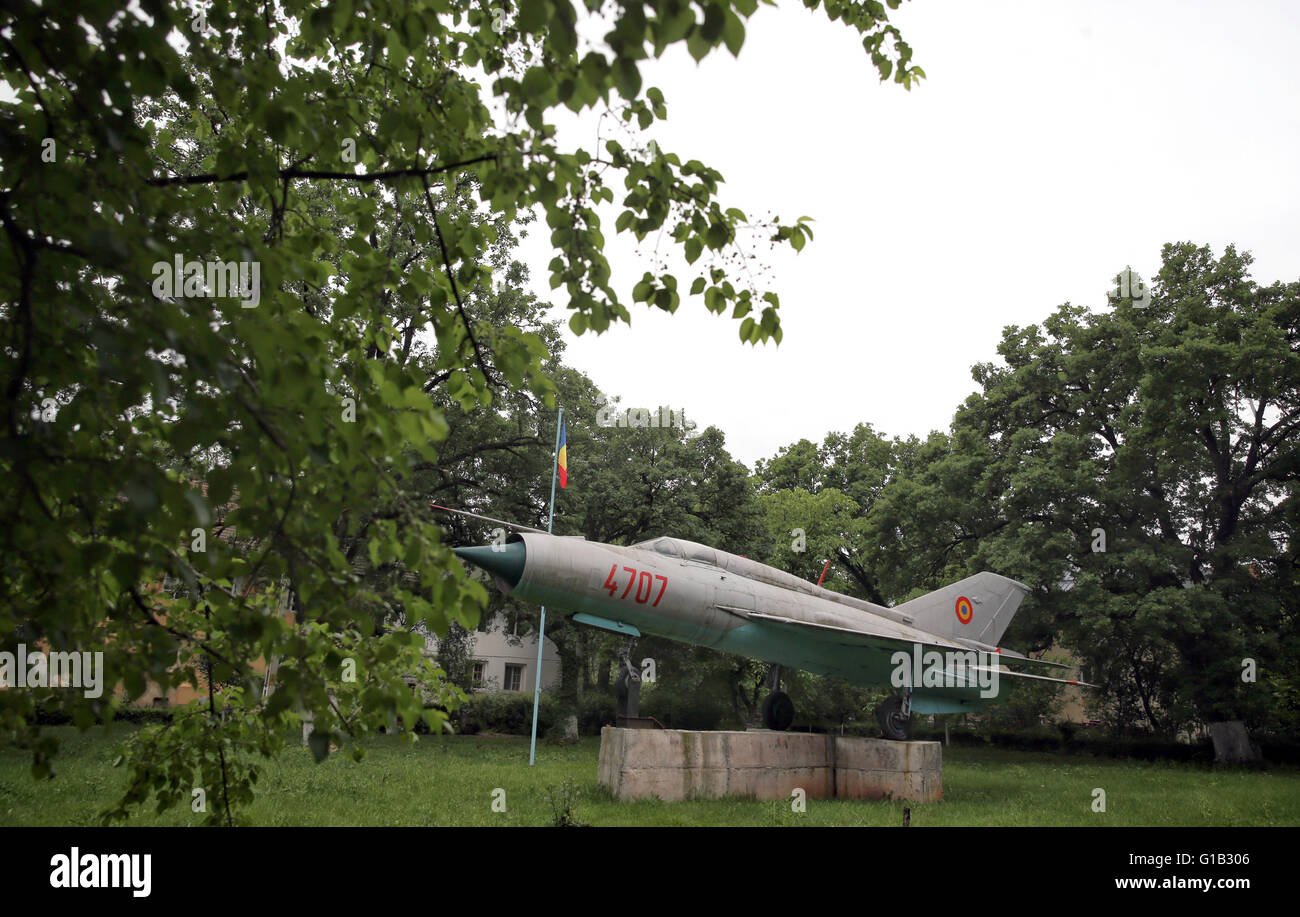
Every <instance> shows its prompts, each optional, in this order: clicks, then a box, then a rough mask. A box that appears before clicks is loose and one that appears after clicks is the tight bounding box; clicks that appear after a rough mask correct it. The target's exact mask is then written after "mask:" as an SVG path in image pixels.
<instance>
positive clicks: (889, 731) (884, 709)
mask: <svg viewBox="0 0 1300 917" xmlns="http://www.w3.org/2000/svg"><path fill="white" fill-rule="evenodd" d="M876 720H877V722H879V723H880V733H881V735H882V736H883V737H884V738H886V739H893V740H894V741H895V742H906V741H907V738H908V736H909V735H911V732H912V718H911V717H910V716H904V715H903V698H902V697H900V696H899V695H897V694H895V695H894V696H893V697H891V698H889V699H888V700H886V701H885V702H884V703H883V704H881V705H880V706H879V707H877V708H876Z"/></svg>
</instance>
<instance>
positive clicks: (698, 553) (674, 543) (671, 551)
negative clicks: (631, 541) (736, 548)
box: [633, 537, 718, 566]
mask: <svg viewBox="0 0 1300 917" xmlns="http://www.w3.org/2000/svg"><path fill="white" fill-rule="evenodd" d="M633 547H637V548H648V549H649V550H651V551H654V552H656V553H657V554H663V555H666V556H668V557H679V558H682V559H684V560H693V561H696V562H698V563H702V564H713V565H714V566H717V563H718V552H717V551H715V550H714V549H713V548H711V547H709V546H708V545H705V544H697V543H696V542H694V541H683V540H682V539H680V538H667V537H665V538H655V539H652V540H650V541H643V542H641V543H640V544H637V545H634V546H633Z"/></svg>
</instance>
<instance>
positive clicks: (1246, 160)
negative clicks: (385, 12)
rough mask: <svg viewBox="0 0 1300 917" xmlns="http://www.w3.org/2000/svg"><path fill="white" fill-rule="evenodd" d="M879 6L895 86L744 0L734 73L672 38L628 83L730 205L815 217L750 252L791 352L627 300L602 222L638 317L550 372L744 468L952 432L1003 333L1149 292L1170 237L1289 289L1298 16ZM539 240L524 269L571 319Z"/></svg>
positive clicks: (1143, 8) (806, 15)
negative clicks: (681, 418)
mask: <svg viewBox="0 0 1300 917" xmlns="http://www.w3.org/2000/svg"><path fill="white" fill-rule="evenodd" d="M892 19H893V21H895V22H896V23H897V24H898V25H899V27H900V28H901V29H902V31H903V34H904V36H905V37H906V38H907V40H908V41H909V42H910V43H911V45H912V47H913V49H914V52H915V58H914V60H915V62H916V63H918V64H919V65H920V66H921V67H922V68H924V70H925V72H926V74H927V79H925V80H923V81H922V82H921V85H920V86H919V88H916V89H913V91H912V92H910V93H909V92H906V91H904V90H903V89H902V87H901V86H898V85H897V84H894V83H888V84H881V83H879V81H878V78H877V76H876V74H875V72H874V70H873V69H872V67H871V64H870V60H869V58H868V57H867V55H866V54H865V52H863V50H862V47H861V44H860V42H859V41H858V40H856V39H855V37H854V36H855V34H856V33H854V32H852V31H851V30H850V29H848V28H846V27H844V26H843V25H842V24H839V23H832V22H830V21H829V20H827V19H826V17H825V15H824V14H823V13H821V12H817V13H812V12H809V11H807V10H805V9H803V8H802V6H801V5H799V4H796V3H792V2H788V0H787V2H785V3H783V4H782V7H781V8H779V9H771V8H768V7H760V8H759V10H758V12H757V14H756V15H755V16H754V17H753V18H752V19H750V20H749V23H748V26H749V27H748V35H747V38H746V41H745V46H744V48H743V49H742V51H741V54H740V57H739V59H738V60H737V59H733V58H732V57H731V56H730V54H727V53H726V52H725V51H723V52H722V53H717V52H715V54H713V55H710V56H709V57H708V58H706V59H705V60H704V62H703V63H702V64H700V65H698V66H697V65H696V63H695V62H694V61H693V60H691V58H690V57H689V56H688V55H687V54H686V52H685V50H684V49H678V50H677V51H674V52H672V53H668V54H665V56H664V58H663V59H661V60H659V61H656V62H650V63H648V64H647V65H646V66H645V67H644V68H643V71H642V72H643V75H644V77H645V82H646V85H655V86H659V87H660V88H661V89H662V90H663V91H664V94H665V96H666V99H667V104H668V120H667V121H666V122H663V123H661V124H657V125H656V126H655V127H653V128H652V134H651V135H652V136H653V137H654V138H655V139H656V140H657V141H658V143H659V144H660V145H661V146H662V147H663V148H664V149H666V150H669V151H672V152H676V153H678V154H679V155H681V156H682V158H683V160H685V159H687V158H694V159H699V160H702V161H703V162H705V163H707V164H708V165H710V166H713V167H714V168H716V169H718V170H719V171H721V172H722V174H723V176H724V177H725V178H726V180H727V181H726V184H725V185H724V186H723V189H722V192H723V194H722V199H723V203H724V206H738V207H740V208H741V209H743V210H745V212H746V213H747V214H748V215H749V216H750V217H751V218H754V217H757V216H759V215H761V214H762V213H764V212H769V213H775V214H777V215H779V216H780V217H782V218H783V219H785V220H787V221H791V220H793V219H794V218H795V217H798V216H801V215H808V216H811V217H813V218H814V219H815V220H816V223H815V224H814V230H815V233H816V238H815V240H814V241H813V242H812V243H810V244H809V245H808V246H807V247H805V248H804V250H803V251H802V252H801V253H798V254H795V253H793V252H792V251H789V249H788V248H787V249H783V250H782V251H780V252H778V253H777V254H776V255H775V256H774V255H773V254H772V253H771V252H770V251H769V250H768V246H767V244H766V243H763V244H762V245H761V246H759V247H758V248H757V249H756V252H757V253H758V254H759V255H760V257H767V258H768V259H769V264H770V267H771V278H772V280H771V283H772V285H773V287H774V288H775V289H776V290H777V292H778V293H779V294H780V296H781V303H782V308H781V317H782V326H783V328H784V331H785V339H784V341H783V343H782V344H781V345H780V346H779V347H778V346H776V345H773V344H768V345H767V346H766V347H758V348H753V347H751V346H749V345H744V344H741V342H740V339H739V337H738V334H737V332H738V325H739V323H738V322H735V321H733V320H731V319H730V318H729V317H728V318H721V317H715V316H713V315H711V314H710V313H708V311H707V310H706V309H705V308H704V304H703V299H702V297H699V298H684V299H683V303H682V306H681V308H680V309H679V310H678V312H677V314H676V315H673V316H669V315H667V314H665V313H662V312H660V311H659V310H653V309H649V308H647V307H645V306H644V305H639V304H638V305H632V304H631V288H632V285H633V284H634V283H636V281H637V280H639V279H640V277H641V274H642V272H643V271H644V270H645V265H646V261H645V259H644V257H642V256H639V255H638V253H637V251H636V249H635V245H634V242H633V241H632V240H631V239H630V237H625V236H618V237H615V236H614V232H613V218H614V216H615V215H616V214H617V212H618V209H619V208H612V209H610V210H609V211H608V213H609V216H608V218H607V219H605V221H604V228H605V231H606V236H607V239H608V240H609V247H608V249H607V254H608V256H609V258H610V261H611V264H612V266H613V270H614V278H615V285H616V289H618V290H619V293H620V296H621V297H625V301H626V302H627V303H628V304H629V308H630V309H631V310H632V324H631V326H630V327H629V326H625V325H624V326H619V327H617V328H616V329H614V330H612V331H609V332H607V333H606V334H604V335H601V336H596V335H594V334H591V333H588V334H585V335H583V336H582V337H581V338H577V337H574V336H573V335H572V334H570V333H569V332H568V331H567V325H566V331H565V334H566V337H567V338H568V340H569V350H568V353H567V360H568V362H569V363H570V364H571V365H574V366H576V367H577V368H579V369H581V370H583V371H584V372H586V373H588V374H589V375H590V376H591V377H592V378H593V379H594V380H595V381H596V383H597V384H598V385H599V386H600V387H601V389H602V390H603V391H605V392H606V393H607V394H611V395H620V396H622V399H623V400H622V404H623V405H625V406H630V407H646V408H654V407H656V406H658V405H660V404H670V405H672V406H673V407H674V408H685V410H686V414H687V416H688V417H689V418H691V419H693V420H695V421H696V422H697V423H699V424H700V426H701V427H703V426H706V425H708V424H716V425H717V426H719V427H720V428H722V430H724V431H725V433H726V436H727V443H728V447H729V449H730V451H731V453H732V454H733V455H734V456H735V457H736V458H738V459H740V460H741V461H743V462H745V463H746V464H749V465H750V466H751V467H752V465H753V462H754V460H755V459H757V458H763V457H768V456H771V455H772V454H774V453H775V452H776V450H777V448H778V447H780V446H782V445H785V444H788V443H792V442H795V441H797V440H799V439H800V438H808V439H811V440H813V441H820V440H821V439H822V437H823V436H825V434H826V433H827V432H828V431H830V430H842V431H848V430H851V429H852V428H853V427H854V426H855V425H856V424H857V423H859V422H862V421H867V422H870V423H871V424H873V425H874V426H875V427H876V428H877V429H880V430H883V431H884V432H885V433H887V434H889V435H906V434H908V433H915V434H917V435H919V436H924V435H925V434H926V433H928V432H929V431H930V430H932V429H946V428H947V426H948V424H949V422H950V420H951V418H952V414H953V412H954V410H955V409H956V407H957V406H958V405H959V404H960V403H961V402H962V401H963V400H964V399H965V397H966V396H967V395H968V394H970V393H971V392H972V391H974V390H975V383H974V382H973V380H972V379H971V377H970V367H971V365H972V364H974V363H976V362H979V361H986V360H992V359H996V352H995V348H996V346H997V342H998V340H999V339H1000V336H1001V331H1002V329H1003V327H1004V326H1006V325H1010V324H1020V325H1025V324H1029V323H1034V322H1039V321H1041V320H1042V319H1044V318H1045V317H1046V316H1047V315H1048V314H1049V313H1050V312H1051V311H1052V310H1053V309H1054V308H1055V307H1056V306H1057V305H1058V304H1060V303H1062V302H1066V301H1070V302H1075V303H1085V304H1088V305H1090V306H1092V307H1094V308H1098V309H1100V308H1103V307H1104V304H1105V290H1106V288H1107V285H1108V280H1109V278H1111V277H1113V276H1114V275H1115V273H1116V272H1117V271H1119V270H1120V269H1122V268H1123V267H1124V266H1125V265H1126V264H1128V265H1132V267H1133V269H1134V270H1135V271H1137V272H1138V273H1140V274H1141V275H1142V276H1143V277H1144V278H1147V279H1150V277H1151V276H1152V274H1153V273H1154V272H1155V270H1156V269H1157V268H1158V266H1159V256H1160V247H1161V245H1162V244H1163V243H1165V242H1169V241H1176V240H1193V241H1195V242H1197V243H1200V244H1204V243H1209V244H1211V245H1212V246H1213V247H1214V249H1215V251H1216V253H1218V252H1220V251H1221V250H1222V247H1223V246H1224V244H1225V243H1228V242H1235V243H1236V244H1237V245H1238V247H1239V248H1243V249H1247V250H1250V251H1251V252H1253V253H1254V255H1255V258H1256V262H1255V265H1254V276H1255V279H1256V280H1258V281H1260V282H1268V283H1271V282H1272V281H1274V280H1296V279H1300V245H1298V244H1297V243H1298V242H1300V232H1298V227H1300V178H1297V173H1298V171H1300V169H1298V168H1297V165H1298V164H1300V52H1298V51H1297V49H1300V4H1296V3H1289V2H1284V0H1275V2H1262V0H1251V2H1241V3H1234V4H1224V3H1221V2H1220V3H1211V2H1155V0H1143V2H1127V3H1125V2H1107V0H1087V2H1056V0H1053V2H1027V0H1022V2H1011V0H982V2H979V3H972V2H960V0H912V2H908V3H906V4H904V6H903V8H902V9H900V10H899V11H898V12H896V13H894V14H892ZM578 127H579V128H580V130H581V133H577V134H575V133H570V132H569V130H570V128H567V127H566V130H565V131H563V132H562V133H561V138H562V139H566V140H568V141H569V142H570V143H582V144H583V145H586V146H588V147H590V145H591V140H590V137H591V136H592V134H593V133H594V119H588V120H586V121H583V122H581V123H580V124H579V125H578ZM620 189H621V183H620V185H619V186H618V187H616V189H615V190H616V192H618V191H619V190H620ZM620 198H621V195H618V197H617V198H616V200H617V199H620ZM539 230H540V231H538V232H536V233H535V234H534V236H533V237H530V238H529V239H527V240H525V243H524V245H523V247H522V249H521V253H520V257H521V258H522V259H523V260H524V261H525V262H526V263H527V264H528V265H529V266H530V268H531V271H532V280H533V285H534V288H535V290H536V292H537V293H538V295H539V296H541V297H542V298H543V299H549V300H550V301H552V302H554V303H555V304H556V306H557V308H556V310H555V312H554V314H555V316H556V317H557V318H561V319H563V320H564V321H565V322H567V319H568V315H569V313H568V312H567V310H565V309H564V308H563V306H564V302H563V300H562V299H560V298H557V297H559V296H560V295H561V294H562V293H563V291H562V290H560V291H554V292H552V291H551V290H550V289H549V285H548V283H547V278H548V277H549V271H548V270H547V269H546V265H547V263H548V262H549V260H550V258H551V257H552V252H551V251H550V249H549V246H548V244H547V242H546V238H545V237H546V235H547V232H546V231H545V224H541V225H540V227H539ZM664 245H665V247H666V246H667V242H665V243H664ZM786 252H789V253H788V254H787V253H786ZM682 267H683V268H684V267H685V265H684V262H683V263H682ZM678 276H679V279H681V278H682V277H683V276H685V277H687V280H685V281H684V282H683V287H685V286H687V285H689V277H690V276H693V275H690V274H686V273H685V272H684V271H683V272H679V274H678ZM575 422H576V419H575ZM588 422H590V421H588Z"/></svg>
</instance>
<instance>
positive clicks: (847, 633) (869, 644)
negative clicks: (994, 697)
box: [745, 611, 1096, 688]
mask: <svg viewBox="0 0 1300 917" xmlns="http://www.w3.org/2000/svg"><path fill="white" fill-rule="evenodd" d="M745 616H746V617H748V618H752V619H755V620H760V621H763V622H765V623H767V624H769V625H774V626H776V627H778V628H780V629H782V630H785V631H787V632H788V633H790V634H792V635H797V636H799V637H800V638H801V639H808V638H812V639H820V640H823V641H826V642H829V643H835V644H838V645H840V646H860V647H862V648H863V649H881V650H890V651H893V650H910V649H911V648H912V647H913V646H921V647H923V648H925V649H936V650H960V651H962V652H973V651H974V648H973V647H970V646H965V645H963V644H960V643H956V642H954V641H950V640H945V639H943V638H942V637H932V638H930V639H929V640H907V639H902V638H900V637H895V636H893V635H891V634H877V633H872V632H871V631H867V630H855V629H853V628H849V627H837V626H836V625H833V624H814V623H812V622H810V621H796V620H795V619H794V618H786V617H783V616H781V615H770V614H765V613H763V612H761V611H747V612H745ZM986 652H987V651H986ZM990 655H996V656H997V657H998V661H999V662H1001V663H1004V664H1007V665H1015V664H1017V663H1031V664H1032V663H1038V664H1040V665H1049V666H1055V667H1057V668H1063V669H1068V668H1072V666H1067V665H1062V664H1061V663H1059V662H1047V661H1046V660H1041V659H1031V658H1029V657H1028V656H1023V655H1021V654H1020V653H1015V654H1012V653H1011V651H1010V650H1002V651H999V652H997V653H996V654H992V653H990ZM968 670H969V671H990V672H991V671H994V670H993V669H990V668H988V667H987V666H983V667H981V666H970V667H969V669H968ZM997 672H998V674H999V675H1010V676H1012V677H1015V678H1032V679H1034V680H1035V681H1051V682H1056V683H1057V684H1063V685H1081V686H1083V687H1086V688H1095V687H1096V685H1091V684H1088V683H1087V682H1084V681H1078V680H1077V679H1068V678H1049V677H1048V676H1046V675H1030V674H1028V673H1027V672H1016V671H1013V670H1011V669H997Z"/></svg>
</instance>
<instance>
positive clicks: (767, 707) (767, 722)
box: [763, 691, 794, 732]
mask: <svg viewBox="0 0 1300 917" xmlns="http://www.w3.org/2000/svg"><path fill="white" fill-rule="evenodd" d="M793 722H794V701H792V700H790V695H789V694H786V693H785V692H784V691H773V692H772V693H771V694H769V695H768V696H767V700H765V701H763V725H764V726H766V727H767V728H768V729H772V730H775V731H776V732H785V731H786V730H787V729H789V728H790V724H791V723H793Z"/></svg>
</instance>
